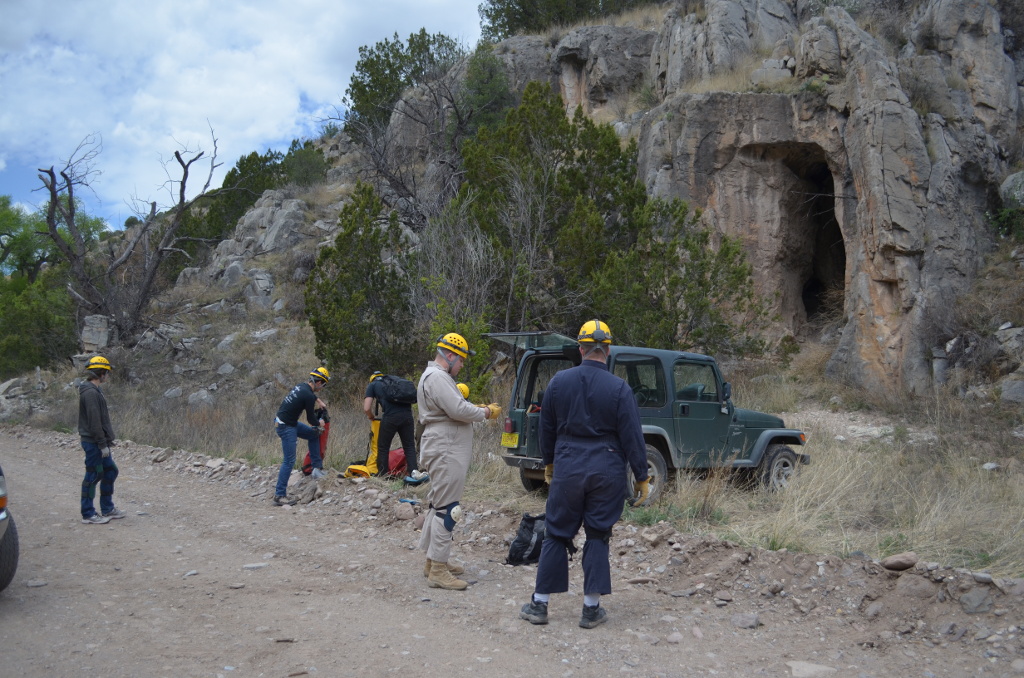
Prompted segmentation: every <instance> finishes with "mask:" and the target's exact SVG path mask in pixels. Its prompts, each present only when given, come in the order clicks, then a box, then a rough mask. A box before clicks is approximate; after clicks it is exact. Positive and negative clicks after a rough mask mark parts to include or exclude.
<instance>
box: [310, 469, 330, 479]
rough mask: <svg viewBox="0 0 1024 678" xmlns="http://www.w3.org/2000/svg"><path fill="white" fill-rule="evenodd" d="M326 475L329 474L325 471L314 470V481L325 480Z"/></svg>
mask: <svg viewBox="0 0 1024 678" xmlns="http://www.w3.org/2000/svg"><path fill="white" fill-rule="evenodd" d="M326 475H327V474H326V473H324V471H323V469H319V468H315V469H313V480H320V479H321V478H323V477H324V476H326Z"/></svg>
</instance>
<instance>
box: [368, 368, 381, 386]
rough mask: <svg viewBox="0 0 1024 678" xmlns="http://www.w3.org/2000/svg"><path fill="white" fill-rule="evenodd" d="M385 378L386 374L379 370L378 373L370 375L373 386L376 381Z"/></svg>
mask: <svg viewBox="0 0 1024 678" xmlns="http://www.w3.org/2000/svg"><path fill="white" fill-rule="evenodd" d="M383 376H384V373H383V372H381V371H380V370H377V371H376V372H374V373H373V374H371V375H370V383H371V384H372V383H373V380H374V379H380V378H381V377H383Z"/></svg>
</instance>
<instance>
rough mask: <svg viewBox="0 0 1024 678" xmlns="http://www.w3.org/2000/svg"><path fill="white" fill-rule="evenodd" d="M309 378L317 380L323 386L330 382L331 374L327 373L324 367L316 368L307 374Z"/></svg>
mask: <svg viewBox="0 0 1024 678" xmlns="http://www.w3.org/2000/svg"><path fill="white" fill-rule="evenodd" d="M309 376H311V377H313V378H314V379H319V380H320V381H322V382H324V383H325V384H326V383H327V382H329V381H330V380H331V373H330V372H328V371H327V368H326V367H318V368H316V369H315V370H313V371H312V372H310V373H309Z"/></svg>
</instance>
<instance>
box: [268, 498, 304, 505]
mask: <svg viewBox="0 0 1024 678" xmlns="http://www.w3.org/2000/svg"><path fill="white" fill-rule="evenodd" d="M298 501H299V500H298V499H292V498H291V497H281V496H278V497H274V503H275V504H277V505H278V506H292V505H294V504H296V503H298Z"/></svg>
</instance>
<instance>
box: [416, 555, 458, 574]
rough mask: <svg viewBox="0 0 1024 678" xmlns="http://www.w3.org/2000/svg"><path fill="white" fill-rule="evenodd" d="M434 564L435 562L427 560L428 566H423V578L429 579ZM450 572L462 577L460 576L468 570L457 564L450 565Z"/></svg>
mask: <svg viewBox="0 0 1024 678" xmlns="http://www.w3.org/2000/svg"><path fill="white" fill-rule="evenodd" d="M432 562H434V561H433V560H431V559H430V558H427V564H426V565H424V566H423V576H424V577H429V576H430V564H431V563H432ZM448 571H449V572H451V573H452V574H454V575H460V574H462V573H463V572H465V571H466V568H464V567H462V566H461V565H456V564H455V563H448Z"/></svg>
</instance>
